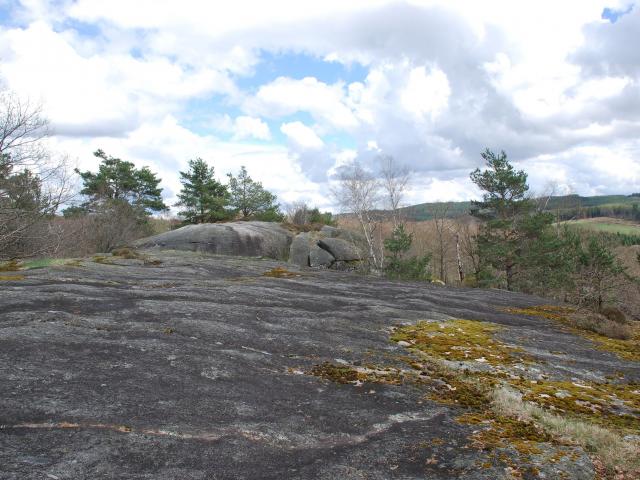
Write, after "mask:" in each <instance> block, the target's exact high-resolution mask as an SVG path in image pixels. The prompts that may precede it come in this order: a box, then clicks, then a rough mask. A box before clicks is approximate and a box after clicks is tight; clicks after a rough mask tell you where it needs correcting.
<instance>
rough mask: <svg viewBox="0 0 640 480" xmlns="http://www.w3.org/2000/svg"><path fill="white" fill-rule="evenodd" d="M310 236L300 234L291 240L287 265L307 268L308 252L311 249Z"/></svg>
mask: <svg viewBox="0 0 640 480" xmlns="http://www.w3.org/2000/svg"><path fill="white" fill-rule="evenodd" d="M311 242H312V239H311V235H310V234H309V233H300V234H298V235H296V236H295V237H294V238H293V241H292V242H291V247H290V249H289V263H293V264H294V265H298V266H300V267H308V266H309V251H310V249H311Z"/></svg>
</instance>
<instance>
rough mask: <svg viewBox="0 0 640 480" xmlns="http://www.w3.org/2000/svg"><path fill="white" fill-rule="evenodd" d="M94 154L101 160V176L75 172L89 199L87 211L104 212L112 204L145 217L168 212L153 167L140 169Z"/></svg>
mask: <svg viewBox="0 0 640 480" xmlns="http://www.w3.org/2000/svg"><path fill="white" fill-rule="evenodd" d="M93 154H94V156H96V157H97V158H99V159H100V160H101V162H100V166H99V167H98V172H97V173H93V172H90V171H86V172H81V171H79V170H78V169H76V170H75V171H76V173H77V174H78V175H80V177H81V178H82V181H83V183H84V186H83V188H82V190H81V191H80V193H81V194H83V195H86V196H87V197H89V199H88V201H87V202H85V203H84V204H83V208H84V209H85V211H88V212H91V211H95V210H97V209H103V208H104V207H105V206H108V204H109V203H127V204H129V205H130V206H131V207H133V208H134V209H135V210H136V211H137V212H138V213H139V215H141V216H147V215H148V214H149V213H150V212H160V211H163V210H167V206H166V205H165V204H164V202H163V201H162V188H160V187H158V185H159V184H160V179H159V178H157V177H156V174H155V173H153V172H152V171H151V170H149V167H142V168H140V169H137V168H135V165H134V164H133V163H131V162H127V161H124V160H121V159H119V158H115V157H112V156H110V155H107V154H106V153H104V152H103V151H102V150H97V151H95V152H94V153H93Z"/></svg>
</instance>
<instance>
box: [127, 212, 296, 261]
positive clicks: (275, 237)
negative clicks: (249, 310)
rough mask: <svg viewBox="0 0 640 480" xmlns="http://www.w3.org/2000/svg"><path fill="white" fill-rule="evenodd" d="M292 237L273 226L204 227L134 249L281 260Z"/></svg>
mask: <svg viewBox="0 0 640 480" xmlns="http://www.w3.org/2000/svg"><path fill="white" fill-rule="evenodd" d="M293 236H294V235H293V233H291V232H290V231H289V230H287V229H285V228H283V227H282V226H281V225H280V224H279V223H274V222H254V221H251V222H229V223H203V224H198V225H187V226H185V227H182V228H178V229H176V230H171V231H169V232H165V233H161V234H159V235H154V236H152V237H147V238H143V239H141V240H137V241H136V242H134V244H133V246H134V247H136V248H159V249H171V250H190V251H198V252H206V253H214V254H218V255H229V256H243V257H268V258H273V259H278V260H283V259H286V258H288V256H289V247H290V245H291V242H292V240H293Z"/></svg>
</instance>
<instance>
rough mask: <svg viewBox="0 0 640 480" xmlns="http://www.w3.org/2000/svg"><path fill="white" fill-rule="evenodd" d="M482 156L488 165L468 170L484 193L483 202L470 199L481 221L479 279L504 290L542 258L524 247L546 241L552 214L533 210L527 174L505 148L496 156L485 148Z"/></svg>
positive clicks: (513, 285)
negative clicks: (545, 234)
mask: <svg viewBox="0 0 640 480" xmlns="http://www.w3.org/2000/svg"><path fill="white" fill-rule="evenodd" d="M481 155H482V158H483V159H484V160H485V162H486V166H487V168H486V169H485V170H483V171H481V170H480V169H476V170H475V171H473V172H471V181H472V182H473V183H475V184H476V185H477V186H478V187H480V188H481V189H482V190H483V192H484V193H483V198H482V201H474V202H472V208H471V214H472V215H474V216H476V217H477V218H479V219H481V220H483V221H484V223H483V224H482V227H481V229H480V232H479V234H478V237H477V242H478V253H479V256H480V260H481V264H482V267H483V268H482V270H483V271H481V272H479V274H478V280H479V282H480V284H484V285H485V286H488V285H491V284H500V283H502V282H504V286H506V288H507V290H513V289H514V288H515V283H516V282H517V276H518V274H519V273H520V270H522V268H524V267H526V265H527V263H528V264H531V263H532V260H534V261H538V260H540V259H541V258H542V256H537V257H532V254H533V252H532V251H531V250H530V248H527V247H526V246H527V245H529V246H531V245H534V244H535V245H536V247H539V246H540V245H541V244H536V242H538V241H543V240H545V241H544V242H543V244H545V243H548V240H550V238H547V237H544V233H545V231H546V229H547V227H549V226H550V225H551V223H552V222H553V216H552V215H550V214H548V213H542V212H534V204H533V202H531V201H530V200H529V199H528V198H527V196H526V194H527V191H528V190H529V186H528V185H527V174H526V173H525V172H524V171H523V170H515V169H514V168H513V166H512V165H511V164H510V163H509V161H508V159H507V155H506V154H505V152H504V151H502V152H500V154H499V155H496V154H495V153H493V152H492V151H491V150H489V149H486V150H485V151H484V152H483V153H482V154H481ZM534 251H535V249H534ZM527 257H529V258H527ZM494 273H496V274H497V276H496V275H494Z"/></svg>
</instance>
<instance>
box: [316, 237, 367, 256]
mask: <svg viewBox="0 0 640 480" xmlns="http://www.w3.org/2000/svg"><path fill="white" fill-rule="evenodd" d="M318 246H319V247H320V248H322V249H324V250H326V251H327V252H329V253H330V254H331V255H333V257H334V258H335V259H336V260H340V261H346V262H348V261H351V260H360V259H361V256H360V252H359V251H358V249H357V248H356V246H355V245H354V244H353V243H350V242H347V241H346V240H342V239H340V238H321V239H320V240H319V241H318Z"/></svg>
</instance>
